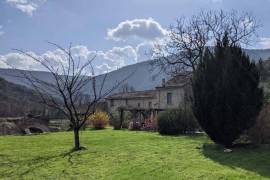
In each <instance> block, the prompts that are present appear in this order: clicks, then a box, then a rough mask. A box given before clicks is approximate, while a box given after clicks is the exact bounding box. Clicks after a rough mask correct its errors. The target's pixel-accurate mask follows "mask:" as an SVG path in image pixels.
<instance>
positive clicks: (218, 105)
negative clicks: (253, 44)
mask: <svg viewBox="0 0 270 180" xmlns="http://www.w3.org/2000/svg"><path fill="white" fill-rule="evenodd" d="M259 82H260V74H259V71H258V69H257V67H256V65H255V63H254V62H251V61H250V59H249V57H248V56H247V55H246V54H245V53H244V52H243V51H242V49H241V47H239V46H237V45H235V44H232V43H231V42H230V41H229V39H228V36H227V34H226V33H225V36H224V38H223V41H222V42H217V44H216V46H215V49H214V50H209V49H208V48H207V49H206V51H205V53H204V56H203V58H202V60H201V62H200V64H199V66H198V67H197V69H196V71H195V72H194V74H193V80H192V89H193V96H194V97H193V111H194V115H195V117H196V119H197V120H198V122H199V124H200V126H201V128H202V129H203V130H204V131H205V132H206V133H207V134H208V136H209V137H210V138H211V139H212V140H213V141H214V142H215V143H217V144H221V145H224V146H225V147H231V146H232V145H233V142H234V141H235V140H236V139H238V138H239V136H240V135H241V134H242V133H243V132H244V131H246V130H247V129H249V128H250V127H252V126H253V125H254V124H255V120H256V116H257V115H258V113H259V112H260V109H261V106H262V104H263V91H262V89H261V88H259Z"/></svg>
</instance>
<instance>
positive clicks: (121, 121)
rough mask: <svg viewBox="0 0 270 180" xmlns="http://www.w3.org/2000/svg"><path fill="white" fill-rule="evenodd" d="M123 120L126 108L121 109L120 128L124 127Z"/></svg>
mask: <svg viewBox="0 0 270 180" xmlns="http://www.w3.org/2000/svg"><path fill="white" fill-rule="evenodd" d="M123 121H124V110H123V109H121V110H120V129H122V128H123V127H122V126H123Z"/></svg>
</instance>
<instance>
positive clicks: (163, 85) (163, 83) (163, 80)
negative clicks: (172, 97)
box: [162, 78, 165, 87]
mask: <svg viewBox="0 0 270 180" xmlns="http://www.w3.org/2000/svg"><path fill="white" fill-rule="evenodd" d="M162 87H165V78H163V79H162Z"/></svg>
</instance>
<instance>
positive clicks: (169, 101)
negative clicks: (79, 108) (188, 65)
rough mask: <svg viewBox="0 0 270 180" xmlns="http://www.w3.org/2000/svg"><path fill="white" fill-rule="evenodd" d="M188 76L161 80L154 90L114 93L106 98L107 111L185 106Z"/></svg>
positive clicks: (189, 89) (154, 109)
mask: <svg viewBox="0 0 270 180" xmlns="http://www.w3.org/2000/svg"><path fill="white" fill-rule="evenodd" d="M189 82H190V81H189V77H187V76H182V75H178V76H175V77H174V78H172V79H170V80H169V81H167V82H165V80H163V81H162V83H161V86H158V87H156V88H155V89H154V90H146V91H134V92H125V93H116V94H113V95H111V96H108V97H107V98H106V101H107V104H108V109H109V112H111V113H112V112H116V111H119V110H121V109H122V110H128V111H134V110H138V111H149V110H153V111H162V110H165V109H177V108H179V107H182V106H185V104H186V102H187V97H189V95H190V93H191V88H190V83H189Z"/></svg>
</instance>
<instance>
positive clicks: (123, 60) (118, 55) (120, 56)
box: [0, 45, 137, 74]
mask: <svg viewBox="0 0 270 180" xmlns="http://www.w3.org/2000/svg"><path fill="white" fill-rule="evenodd" d="M71 51H72V54H73V56H74V58H75V60H76V63H80V64H83V63H84V62H86V61H87V60H89V59H91V58H93V57H94V56H95V59H94V61H93V67H94V68H95V73H96V74H101V73H105V72H108V71H112V70H116V69H117V68H120V67H122V66H126V65H129V64H133V63H136V62H137V52H136V49H135V48H133V47H132V46H125V47H113V48H112V49H110V50H108V51H97V52H96V51H90V50H89V49H88V48H87V47H86V46H81V45H80V46H74V47H72V48H71ZM28 53H30V54H31V55H32V56H34V57H37V58H40V59H43V60H46V61H48V62H49V63H50V64H51V65H53V67H54V68H56V69H57V68H59V69H61V66H60V63H59V62H62V64H64V65H67V62H68V59H67V56H66V55H65V53H64V52H63V51H61V50H59V49H56V50H52V51H47V52H45V53H43V54H36V53H34V52H28ZM11 67H12V68H18V69H24V70H42V71H44V70H45V69H44V67H43V66H41V65H40V64H39V63H37V62H35V61H34V60H33V59H31V58H30V57H27V56H25V55H22V54H19V53H16V52H14V53H8V54H5V55H0V68H11Z"/></svg>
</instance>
